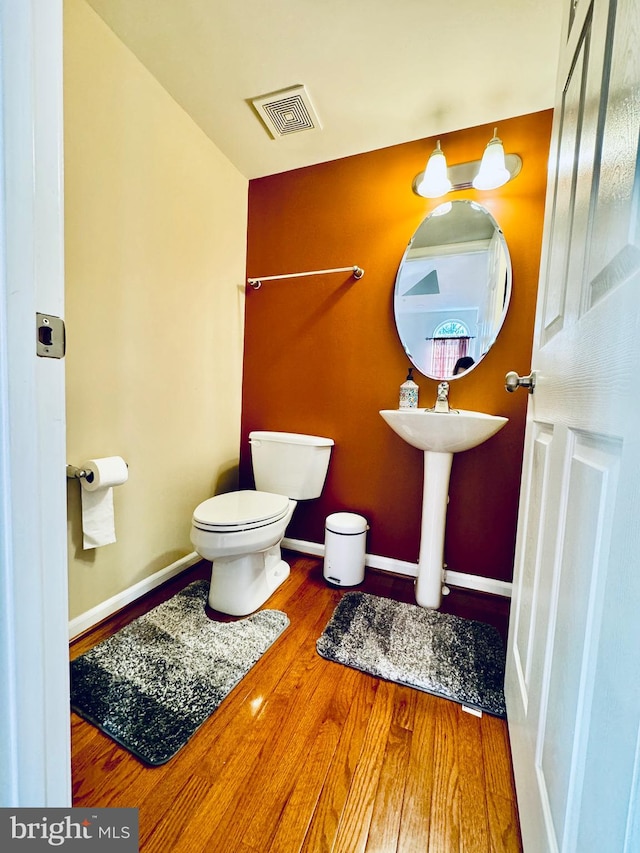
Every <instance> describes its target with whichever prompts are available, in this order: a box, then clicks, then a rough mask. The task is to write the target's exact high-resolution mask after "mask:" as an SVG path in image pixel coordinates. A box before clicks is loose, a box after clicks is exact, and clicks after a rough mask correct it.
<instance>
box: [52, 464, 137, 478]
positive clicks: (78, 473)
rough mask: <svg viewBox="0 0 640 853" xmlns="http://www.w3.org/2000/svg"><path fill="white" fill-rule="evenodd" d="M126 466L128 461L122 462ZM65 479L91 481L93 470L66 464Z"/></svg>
mask: <svg viewBox="0 0 640 853" xmlns="http://www.w3.org/2000/svg"><path fill="white" fill-rule="evenodd" d="M124 464H125V465H126V466H127V468H128V467H129V463H128V462H125V463H124ZM67 480H86V481H87V483H93V471H86V470H85V469H84V468H77V467H76V466H75V465H67Z"/></svg>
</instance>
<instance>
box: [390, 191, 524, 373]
mask: <svg viewBox="0 0 640 853" xmlns="http://www.w3.org/2000/svg"><path fill="white" fill-rule="evenodd" d="M510 297H511V259H510V257H509V250H508V249H507V244H506V241H505V239H504V236H503V234H502V231H501V230H500V228H499V227H498V224H497V222H496V221H495V219H494V218H493V216H492V215H491V214H490V213H489V211H488V210H486V209H485V208H484V207H482V205H480V204H477V202H475V201H466V200H460V201H449V202H446V203H445V204H441V205H440V206H439V207H437V208H436V209H435V210H434V211H432V212H431V213H430V214H429V216H427V218H426V219H425V220H424V221H423V222H422V223H421V225H420V227H419V228H418V230H417V231H416V233H415V234H414V235H413V237H412V238H411V240H410V241H409V245H408V246H407V250H406V252H405V253H404V256H403V258H402V261H401V262H400V267H399V269H398V275H397V276H396V284H395V290H394V298H393V310H394V315H395V320H396V328H397V330H398V335H399V336H400V340H401V342H402V346H403V347H404V350H405V352H406V354H407V356H408V357H409V360H410V361H411V363H412V364H413V365H414V367H415V368H417V370H419V371H420V372H421V373H423V374H424V375H425V376H429V377H430V378H431V379H446V380H451V379H457V378H459V377H460V376H461V375H464V372H466V371H467V370H470V369H473V368H474V367H475V366H476V365H477V364H478V363H479V362H480V361H481V360H482V359H483V358H484V356H485V355H486V354H487V353H488V351H489V350H490V349H491V347H492V346H493V344H494V343H495V340H496V338H497V337H498V332H499V331H500V329H501V327H502V324H503V322H504V318H505V316H506V313H507V308H508V306H509V299H510Z"/></svg>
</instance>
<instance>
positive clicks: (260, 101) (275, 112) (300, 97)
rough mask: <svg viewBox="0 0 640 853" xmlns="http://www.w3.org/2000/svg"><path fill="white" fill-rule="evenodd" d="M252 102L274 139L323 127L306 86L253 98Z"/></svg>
mask: <svg viewBox="0 0 640 853" xmlns="http://www.w3.org/2000/svg"><path fill="white" fill-rule="evenodd" d="M252 104H253V106H254V107H255V109H256V111H257V112H258V115H259V116H260V117H261V118H262V120H263V121H264V123H265V125H266V127H267V130H268V131H269V132H270V134H271V135H272V136H273V138H274V139H277V138H278V137H280V136H286V135H288V134H289V133H299V132H300V131H302V130H320V129H321V128H322V125H321V123H320V119H319V118H318V115H317V113H316V111H315V109H314V108H313V104H312V103H311V99H310V98H309V95H308V93H307V90H306V89H305V87H304V86H293V87H292V88H290V89H283V90H281V91H279V92H272V93H271V94H270V95H262V96H261V97H259V98H253V100H252Z"/></svg>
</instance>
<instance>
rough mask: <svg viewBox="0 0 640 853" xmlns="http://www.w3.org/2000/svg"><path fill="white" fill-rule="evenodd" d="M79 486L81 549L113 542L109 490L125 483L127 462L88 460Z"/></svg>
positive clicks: (111, 459) (109, 457)
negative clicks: (80, 498) (86, 475)
mask: <svg viewBox="0 0 640 853" xmlns="http://www.w3.org/2000/svg"><path fill="white" fill-rule="evenodd" d="M81 467H82V468H84V470H85V471H86V472H87V474H88V477H84V478H83V479H82V480H81V481H80V482H81V483H82V534H83V536H82V538H83V542H82V546H83V548H84V549H85V550H88V549H90V548H99V547H101V546H102V545H110V544H111V543H112V542H115V541H116V529H115V515H114V510H113V487H114V486H121V485H122V483H125V482H126V481H127V478H128V476H129V471H128V468H127V463H126V462H125V461H124V459H122V458H121V457H120V456H106V457H103V458H101V459H88V460H87V461H86V462H83V463H82V466H81Z"/></svg>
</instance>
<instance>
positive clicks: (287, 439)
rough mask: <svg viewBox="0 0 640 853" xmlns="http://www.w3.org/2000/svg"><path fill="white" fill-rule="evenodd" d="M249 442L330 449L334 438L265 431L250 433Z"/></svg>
mask: <svg viewBox="0 0 640 853" xmlns="http://www.w3.org/2000/svg"><path fill="white" fill-rule="evenodd" d="M249 441H279V442H281V443H283V444H307V445H311V446H313V447H330V446H331V445H332V444H333V443H334V441H333V439H332V438H323V436H321V435H303V434H302V433H299V432H269V431H264V430H253V432H250V433H249Z"/></svg>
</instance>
